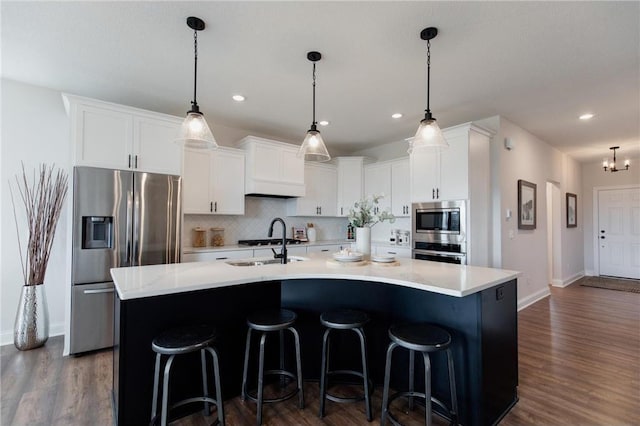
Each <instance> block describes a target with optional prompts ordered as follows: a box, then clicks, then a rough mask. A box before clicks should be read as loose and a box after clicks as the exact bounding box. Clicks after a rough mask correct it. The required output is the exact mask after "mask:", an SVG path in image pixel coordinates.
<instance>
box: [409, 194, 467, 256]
mask: <svg viewBox="0 0 640 426" xmlns="http://www.w3.org/2000/svg"><path fill="white" fill-rule="evenodd" d="M412 210H413V211H412V213H413V214H412V216H411V229H412V237H413V238H412V241H413V245H412V257H413V258H414V259H422V260H432V261H436V262H446V263H456V264H460V265H466V264H467V256H466V253H467V243H466V235H467V233H466V223H467V211H466V201H465V200H456V201H439V202H433V203H414V204H413V205H412Z"/></svg>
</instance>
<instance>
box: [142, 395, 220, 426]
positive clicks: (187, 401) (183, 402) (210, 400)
mask: <svg viewBox="0 0 640 426" xmlns="http://www.w3.org/2000/svg"><path fill="white" fill-rule="evenodd" d="M194 402H208V403H210V404H214V405H215V406H216V408H217V407H218V400H216V399H213V398H210V397H208V396H194V397H192V398H186V399H183V400H181V401H178V402H176V403H174V404H172V405H171V406H170V407H169V412H171V410H173V409H174V408H177V407H182V406H183V405H187V404H192V403H194ZM211 414H213V410H211V412H209V414H208V415H209V416H210V415H211ZM158 420H160V414H158V415H156V416H155V417H154V418H152V419H151V423H150V424H151V425H155V424H156V423H157V422H158ZM219 423H220V419H216V421H215V422H213V423H212V425H216V424H219Z"/></svg>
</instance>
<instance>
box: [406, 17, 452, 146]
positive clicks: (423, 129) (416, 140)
mask: <svg viewBox="0 0 640 426" xmlns="http://www.w3.org/2000/svg"><path fill="white" fill-rule="evenodd" d="M437 35H438V29H437V28H435V27H428V28H425V29H424V30H422V31H421V32H420V38H421V39H422V40H426V41H427V109H426V110H425V111H424V112H425V114H424V119H423V120H422V121H420V126H418V131H417V132H416V135H415V136H414V137H413V140H412V141H411V142H410V145H409V150H408V151H407V152H408V153H409V154H411V152H413V150H415V149H422V148H435V149H444V148H448V147H449V144H448V143H447V141H446V140H445V139H444V136H443V135H442V130H440V127H438V123H437V122H436V119H435V118H434V117H433V115H431V109H430V108H429V84H430V83H431V40H432V39H433V38H435V36H437Z"/></svg>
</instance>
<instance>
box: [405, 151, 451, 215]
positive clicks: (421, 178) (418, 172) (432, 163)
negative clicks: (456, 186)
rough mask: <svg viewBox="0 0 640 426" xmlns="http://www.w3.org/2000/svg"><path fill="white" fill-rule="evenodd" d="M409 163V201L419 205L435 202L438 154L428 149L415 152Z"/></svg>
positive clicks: (437, 180) (437, 182) (437, 183)
mask: <svg viewBox="0 0 640 426" xmlns="http://www.w3.org/2000/svg"><path fill="white" fill-rule="evenodd" d="M409 161H410V174H411V201H413V202H415V203H421V202H424V201H432V200H435V199H436V197H437V195H436V189H438V185H439V173H440V171H439V168H440V161H439V153H438V152H437V151H434V150H429V149H419V150H415V151H413V152H412V153H411V156H410V157H409ZM460 167H463V166H460Z"/></svg>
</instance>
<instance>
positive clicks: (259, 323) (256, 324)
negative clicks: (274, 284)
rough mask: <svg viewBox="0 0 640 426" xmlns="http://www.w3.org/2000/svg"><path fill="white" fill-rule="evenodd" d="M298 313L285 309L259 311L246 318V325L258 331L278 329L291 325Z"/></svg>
mask: <svg viewBox="0 0 640 426" xmlns="http://www.w3.org/2000/svg"><path fill="white" fill-rule="evenodd" d="M296 318H298V315H297V314H296V313H295V312H292V311H289V310H287V309H275V310H269V311H260V312H256V313H253V314H251V315H250V316H249V317H248V318H247V325H248V326H249V327H251V328H253V329H254V330H259V331H278V330H284V329H286V328H289V327H291V326H292V325H293V324H294V323H295V322H296Z"/></svg>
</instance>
